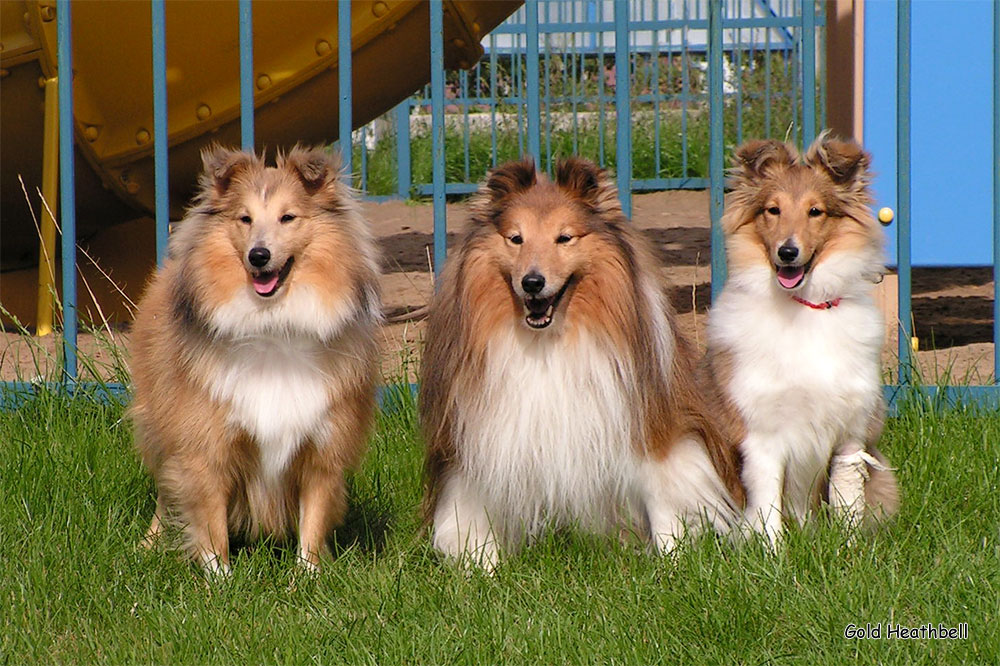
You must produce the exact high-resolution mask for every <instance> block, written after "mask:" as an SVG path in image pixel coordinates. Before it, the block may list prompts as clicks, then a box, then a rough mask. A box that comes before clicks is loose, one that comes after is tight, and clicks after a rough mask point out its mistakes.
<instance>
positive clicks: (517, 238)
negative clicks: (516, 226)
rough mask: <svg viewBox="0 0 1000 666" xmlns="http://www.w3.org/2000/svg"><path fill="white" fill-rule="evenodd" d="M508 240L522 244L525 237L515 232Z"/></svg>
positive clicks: (515, 243)
mask: <svg viewBox="0 0 1000 666" xmlns="http://www.w3.org/2000/svg"><path fill="white" fill-rule="evenodd" d="M508 240H509V241H510V242H511V243H513V244H514V245H520V244H521V243H523V242H524V239H523V238H521V234H514V235H513V236H511V237H510V238H509V239H508Z"/></svg>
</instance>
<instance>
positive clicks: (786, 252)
mask: <svg viewBox="0 0 1000 666" xmlns="http://www.w3.org/2000/svg"><path fill="white" fill-rule="evenodd" d="M797 256H799V248H797V247H795V246H794V245H789V244H788V243H785V244H784V245H782V246H781V247H779V248H778V259H781V260H782V261H784V262H785V263H790V262H792V261H795V257H797Z"/></svg>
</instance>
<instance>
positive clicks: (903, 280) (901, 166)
mask: <svg viewBox="0 0 1000 666" xmlns="http://www.w3.org/2000/svg"><path fill="white" fill-rule="evenodd" d="M897 21H898V23H897V28H896V30H897V37H896V68H897V72H898V73H897V77H896V81H897V83H896V137H897V138H896V154H897V156H898V157H897V163H896V224H897V225H898V226H897V227H896V234H897V236H896V246H897V254H896V257H897V261H898V263H899V267H898V274H899V345H898V352H899V383H900V384H902V385H905V384H909V383H910V380H911V379H912V371H913V366H912V363H911V361H910V355H911V352H912V345H913V343H912V338H913V322H912V313H911V294H912V284H913V282H912V279H911V275H910V3H909V2H900V3H899V5H898V18H897Z"/></svg>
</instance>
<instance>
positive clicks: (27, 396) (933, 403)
mask: <svg viewBox="0 0 1000 666" xmlns="http://www.w3.org/2000/svg"><path fill="white" fill-rule="evenodd" d="M406 388H407V389H408V390H409V393H410V394H411V395H416V392H417V389H418V387H417V385H416V384H409V385H408V386H407V387H406ZM401 389H403V385H402V384H390V385H386V386H379V387H377V389H376V399H377V401H378V404H379V406H380V407H386V406H387V405H389V406H392V405H393V404H394V403H395V401H396V400H398V399H399V397H400V396H399V393H400V392H401ZM40 391H45V392H48V393H52V394H55V395H65V396H67V397H76V396H79V397H86V398H90V399H95V400H98V401H101V402H111V401H115V402H118V403H119V404H123V405H124V404H125V403H127V402H128V401H129V400H130V399H131V392H130V390H129V388H128V387H127V386H125V385H124V384H119V383H111V384H99V383H97V382H78V383H74V384H66V383H62V382H47V383H44V384H39V383H33V382H0V410H4V411H7V410H11V409H17V408H18V407H21V406H22V405H23V404H24V403H25V402H26V401H27V400H31V399H33V398H35V397H36V396H37V395H38V393H39V392H40ZM882 393H883V395H884V396H885V400H886V402H887V403H888V405H889V414H890V415H891V416H897V415H898V414H899V411H900V409H901V408H903V407H905V406H907V405H913V406H922V407H926V408H933V409H953V408H958V407H978V408H983V409H991V410H995V409H1000V386H996V385H988V386H944V387H940V386H920V387H918V386H900V385H898V384H891V385H886V386H883V387H882Z"/></svg>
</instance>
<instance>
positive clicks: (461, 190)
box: [414, 183, 479, 197]
mask: <svg viewBox="0 0 1000 666" xmlns="http://www.w3.org/2000/svg"><path fill="white" fill-rule="evenodd" d="M414 189H415V190H416V191H417V194H419V195H420V196H424V197H429V196H431V195H432V194H434V186H433V185H430V184H424V185H416V186H414ZM478 189H479V184H478V183H448V184H446V185H445V186H444V193H445V194H472V193H473V192H475V191H476V190H478Z"/></svg>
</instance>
